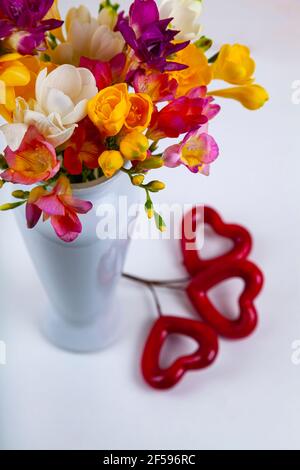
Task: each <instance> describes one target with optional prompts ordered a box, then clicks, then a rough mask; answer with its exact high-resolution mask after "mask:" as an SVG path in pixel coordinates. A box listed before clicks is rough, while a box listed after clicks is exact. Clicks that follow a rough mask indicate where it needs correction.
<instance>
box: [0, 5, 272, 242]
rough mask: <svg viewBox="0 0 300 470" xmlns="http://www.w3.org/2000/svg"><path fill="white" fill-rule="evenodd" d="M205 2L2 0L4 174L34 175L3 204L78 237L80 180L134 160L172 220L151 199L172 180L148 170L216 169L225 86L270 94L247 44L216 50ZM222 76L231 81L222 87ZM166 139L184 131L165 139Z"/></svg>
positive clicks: (135, 175)
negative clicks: (67, 4) (257, 76)
mask: <svg viewBox="0 0 300 470" xmlns="http://www.w3.org/2000/svg"><path fill="white" fill-rule="evenodd" d="M201 8H202V2H201V1H200V0H163V1H162V2H161V3H160V4H159V5H158V4H156V2H155V0H134V1H133V3H132V5H131V7H130V9H129V12H128V14H127V13H125V12H123V11H119V6H118V5H114V4H112V3H111V2H110V0H104V1H102V3H101V4H100V9H99V13H98V16H96V15H95V16H93V15H92V14H91V13H90V12H89V10H88V9H87V8H86V7H85V6H80V7H78V8H75V7H73V8H71V9H70V10H69V12H68V14H67V16H66V19H65V21H62V20H61V17H60V14H59V11H58V5H57V0H31V1H27V0H2V1H1V4H0V114H1V116H2V117H3V118H4V119H5V120H6V121H7V123H6V124H4V125H3V126H2V127H1V130H2V132H3V134H4V136H5V138H6V142H7V147H6V149H5V151H4V155H3V156H2V157H1V159H0V166H1V167H2V169H3V170H4V171H3V172H2V173H1V174H0V185H1V186H3V184H5V183H12V184H18V185H25V186H31V187H32V186H34V187H33V188H30V190H28V191H25V190H24V191H23V192H22V190H18V191H17V192H16V191H14V192H13V196H15V197H17V198H18V199H19V200H18V201H17V202H13V203H6V204H4V205H2V206H1V207H0V209H1V210H8V209H13V208H15V207H18V206H20V205H23V204H24V205H26V218H27V224H28V227H29V228H33V227H34V226H35V225H36V224H37V223H38V222H39V221H40V219H41V218H42V219H43V220H44V221H46V220H50V221H51V224H52V226H53V228H54V230H55V232H56V234H57V235H58V237H60V238H61V239H62V240H64V241H66V242H72V241H74V240H75V239H76V238H77V237H78V235H79V234H80V233H81V231H82V225H81V222H80V220H79V217H78V214H85V213H86V212H88V211H89V210H91V209H92V204H91V203H90V202H88V201H80V200H77V199H74V198H73V197H72V184H73V183H85V182H89V181H93V180H97V179H99V178H101V177H105V178H112V177H113V176H114V175H115V174H116V173H117V172H119V171H123V172H125V173H127V174H128V176H129V178H130V181H131V182H132V183H133V184H134V185H136V186H139V187H141V188H142V189H143V190H145V194H146V204H145V209H146V213H147V215H148V217H149V218H152V217H153V216H154V217H155V222H156V224H157V226H158V228H159V229H160V230H164V229H165V224H164V222H163V219H162V217H161V216H159V214H157V213H156V212H155V210H154V206H153V203H152V199H151V193H155V192H157V191H160V190H162V189H164V187H165V185H164V183H163V182H161V181H159V180H157V179H154V180H152V181H151V180H150V181H148V182H146V178H147V177H148V175H149V173H150V172H152V171H154V170H156V169H158V168H161V167H162V166H165V167H168V168H175V167H178V166H180V165H182V166H183V167H185V168H187V169H188V170H189V171H191V172H192V173H194V174H203V175H208V174H209V168H210V165H211V164H212V163H213V162H214V161H215V160H216V158H217V157H218V155H219V148H218V145H217V143H216V141H215V139H214V138H213V137H212V136H211V135H210V133H209V123H210V121H211V120H212V119H213V118H214V117H215V116H216V115H217V114H218V113H219V111H220V106H219V105H218V104H216V102H215V97H220V98H232V99H235V100H237V101H239V102H240V103H241V104H242V105H243V106H244V107H246V108H248V109H251V110H255V109H258V108H260V107H262V106H263V105H264V103H265V102H266V101H267V99H268V95H267V92H266V91H265V89H264V88H263V87H261V86H260V85H257V84H255V83H254V72H255V62H254V60H253V59H252V57H251V55H250V51H249V49H248V48H247V47H246V46H243V45H240V44H234V45H229V44H226V45H224V46H223V47H221V49H219V50H216V51H214V52H210V51H211V48H212V45H213V44H212V41H211V40H210V39H208V38H207V37H205V36H203V35H202V36H201V33H200V30H201V28H200V24H199V16H200V14H201ZM214 80H222V81H224V82H227V83H229V84H230V86H228V87H225V88H221V89H217V90H216V89H214V88H213V87H212V88H213V89H211V88H210V86H211V84H212V83H213V82H214ZM164 139H175V140H174V142H173V143H171V145H170V146H168V147H167V148H166V145H164ZM168 145H169V143H168Z"/></svg>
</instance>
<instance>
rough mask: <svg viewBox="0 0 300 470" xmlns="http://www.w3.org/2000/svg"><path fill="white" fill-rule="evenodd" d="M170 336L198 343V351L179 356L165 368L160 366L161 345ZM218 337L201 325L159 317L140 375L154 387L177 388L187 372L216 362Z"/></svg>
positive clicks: (146, 346)
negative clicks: (185, 338)
mask: <svg viewBox="0 0 300 470" xmlns="http://www.w3.org/2000/svg"><path fill="white" fill-rule="evenodd" d="M170 334H182V335H185V336H189V337H191V338H193V339H194V340H196V341H197V343H198V344H199V348H198V349H197V351H195V352H194V353H193V354H190V355H188V356H182V357H179V358H178V359H176V361H175V362H174V363H173V364H172V365H171V366H170V367H168V368H166V369H162V368H161V367H160V366H159V358H160V353H161V350H162V347H163V344H164V342H165V340H166V338H167V337H168V335H170ZM217 353H218V337H217V335H216V333H215V332H214V331H213V329H212V328H210V327H209V326H208V325H206V324H205V323H203V322H200V321H195V320H189V319H186V318H178V317H173V316H161V317H159V319H158V320H157V321H156V322H155V324H154V325H153V327H152V329H151V331H150V334H149V336H148V339H147V341H146V345H145V348H144V352H143V356H142V372H143V376H144V379H145V380H146V382H147V383H148V384H149V385H151V386H152V387H153V388H157V389H168V388H171V387H173V386H174V385H176V384H177V383H178V382H179V381H180V379H181V378H182V377H183V375H184V374H185V373H186V372H187V371H188V370H193V369H203V368H204V367H207V366H209V365H210V364H212V362H213V361H214V360H215V359H216V356H217Z"/></svg>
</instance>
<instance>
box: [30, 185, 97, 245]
mask: <svg viewBox="0 0 300 470" xmlns="http://www.w3.org/2000/svg"><path fill="white" fill-rule="evenodd" d="M92 207H93V205H92V203H91V202H88V201H82V200H81V199H75V198H73V196H72V190H71V185H70V182H69V180H68V178H66V177H65V176H60V177H59V179H58V180H57V183H56V185H55V187H54V188H53V190H52V191H51V192H49V191H46V189H44V188H43V187H41V186H37V187H36V188H34V189H33V190H32V191H31V193H30V196H29V199H28V202H27V204H26V218H27V226H28V228H33V227H35V225H36V224H37V223H38V221H39V219H40V217H41V215H42V214H43V218H44V221H45V220H48V219H49V218H50V221H51V224H52V227H53V228H54V230H55V233H56V235H57V236H58V237H59V238H60V239H61V240H63V241H64V242H67V243H70V242H72V241H74V240H76V238H77V237H78V235H79V234H80V233H81V231H82V225H81V222H80V220H79V218H78V215H77V214H86V213H87V212H89V211H90V210H91V209H92Z"/></svg>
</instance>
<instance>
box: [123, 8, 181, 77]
mask: <svg viewBox="0 0 300 470" xmlns="http://www.w3.org/2000/svg"><path fill="white" fill-rule="evenodd" d="M171 21H172V18H168V19H164V20H160V19H159V11H158V8H157V5H156V3H155V1H154V0H134V2H133V4H132V5H131V7H130V10H129V18H124V17H123V16H121V17H120V18H119V21H118V25H117V29H118V30H119V31H120V32H121V33H122V35H123V37H124V39H125V41H126V42H127V43H128V44H129V46H130V47H131V48H132V49H133V50H134V52H135V55H136V57H137V59H138V60H139V62H140V63H144V64H147V65H148V67H150V68H152V69H155V70H158V71H160V72H164V71H172V70H183V69H185V68H186V66H185V65H182V64H178V63H176V62H172V61H169V60H167V59H168V58H169V57H170V56H172V55H173V54H175V53H176V52H178V51H180V50H181V49H184V48H185V47H186V46H187V45H188V44H189V41H186V42H181V43H177V44H175V43H174V42H172V41H173V40H174V38H175V36H176V35H177V34H178V32H179V31H174V30H172V29H170V28H169V24H170V22H171ZM131 72H132V71H131Z"/></svg>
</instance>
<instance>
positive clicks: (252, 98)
mask: <svg viewBox="0 0 300 470" xmlns="http://www.w3.org/2000/svg"><path fill="white" fill-rule="evenodd" d="M209 94H210V95H212V96H220V97H221V98H230V99H233V100H236V101H239V102H240V103H241V104H242V105H243V106H244V107H245V108H247V109H250V110H251V111H255V110H257V109H259V108H261V107H262V106H264V104H265V103H266V101H268V99H269V95H268V93H267V91H266V90H265V88H263V87H262V86H260V85H245V86H240V87H233V88H225V89H223V90H215V91H211V92H209Z"/></svg>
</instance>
